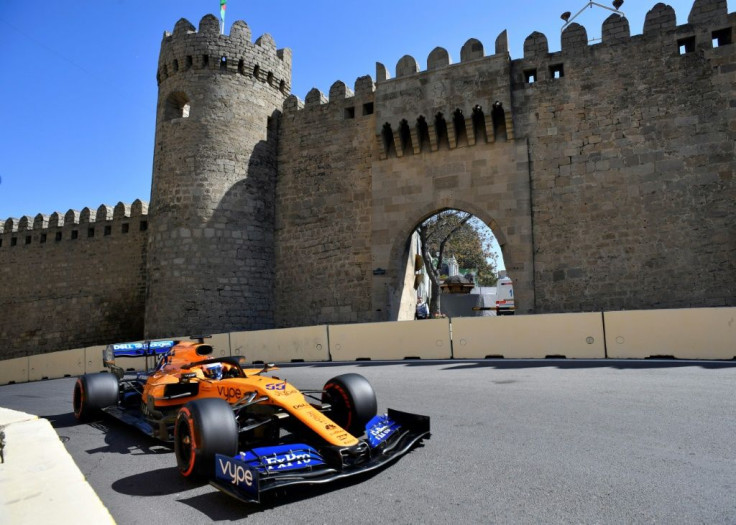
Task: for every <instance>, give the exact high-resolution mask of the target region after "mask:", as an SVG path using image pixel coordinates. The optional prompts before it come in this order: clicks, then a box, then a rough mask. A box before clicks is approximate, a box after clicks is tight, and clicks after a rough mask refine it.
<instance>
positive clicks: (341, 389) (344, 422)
mask: <svg viewBox="0 0 736 525" xmlns="http://www.w3.org/2000/svg"><path fill="white" fill-rule="evenodd" d="M322 402H323V403H329V404H330V405H331V406H332V411H331V412H330V413H329V416H330V419H332V420H333V421H334V422H335V423H337V424H338V425H340V426H341V427H342V428H344V429H345V430H347V431H348V432H350V433H351V434H352V435H353V436H357V437H360V436H362V435H363V432H365V424H366V423H368V421H370V420H371V419H372V418H373V417H374V416H375V415H376V412H377V411H378V402H377V401H376V392H375V391H374V390H373V387H372V386H371V384H370V383H369V382H368V380H367V379H366V378H365V377H363V376H362V375H360V374H342V375H339V376H337V377H333V378H332V379H330V380H329V381H327V383H325V387H324V394H322Z"/></svg>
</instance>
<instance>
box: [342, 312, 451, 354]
mask: <svg viewBox="0 0 736 525" xmlns="http://www.w3.org/2000/svg"><path fill="white" fill-rule="evenodd" d="M330 355H331V357H332V360H333V361H354V360H359V359H371V360H383V359H406V358H410V359H411V358H421V359H449V358H450V357H451V345H450V322H449V320H448V319H427V320H422V321H401V322H387V323H363V324H342V325H330Z"/></svg>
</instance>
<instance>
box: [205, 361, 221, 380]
mask: <svg viewBox="0 0 736 525" xmlns="http://www.w3.org/2000/svg"><path fill="white" fill-rule="evenodd" d="M202 371H203V372H204V376H205V377H207V378H209V379H222V363H212V364H211V365H204V366H203V367H202Z"/></svg>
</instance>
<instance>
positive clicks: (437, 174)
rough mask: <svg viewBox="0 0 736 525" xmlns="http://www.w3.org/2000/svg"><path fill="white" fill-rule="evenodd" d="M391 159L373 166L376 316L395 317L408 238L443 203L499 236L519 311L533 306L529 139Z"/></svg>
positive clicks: (374, 297) (522, 311)
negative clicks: (465, 213)
mask: <svg viewBox="0 0 736 525" xmlns="http://www.w3.org/2000/svg"><path fill="white" fill-rule="evenodd" d="M490 147H492V148H493V156H492V159H493V161H490V160H489V156H488V152H487V151H486V152H482V151H478V153H477V154H476V150H482V149H484V148H461V151H458V150H457V149H455V150H449V151H448V150H440V151H437V152H432V153H430V154H422V155H413V156H406V157H402V158H388V159H384V160H381V161H376V162H374V163H373V165H372V174H373V221H372V223H373V228H372V241H373V242H372V247H371V263H372V267H373V269H374V270H373V282H372V307H373V311H374V312H375V316H374V317H375V320H377V321H378V320H396V319H397V317H398V308H399V305H400V301H401V293H402V290H403V283H404V280H405V274H406V261H407V258H408V253H409V252H408V245H407V240H408V239H409V238H410V236H411V233H412V232H413V231H414V229H415V228H416V225H417V224H419V223H420V222H421V221H422V220H424V219H426V218H427V217H430V216H431V215H433V214H435V213H436V212H438V211H440V210H443V209H459V210H464V211H467V212H469V213H472V214H473V215H475V216H476V217H478V218H479V219H480V220H482V221H483V222H484V223H485V224H487V225H488V226H489V227H490V228H491V230H492V231H493V234H494V235H495V236H496V238H497V240H498V242H499V245H500V246H501V250H502V253H503V257H504V261H505V263H506V269H507V272H508V274H509V275H510V276H511V277H512V279H514V283H515V286H514V289H515V293H516V299H517V312H518V313H532V312H533V311H534V283H533V276H534V267H533V266H534V265H533V249H532V243H533V240H532V221H531V197H530V189H529V169H528V156H527V144H526V141H509V142H506V143H496V144H494V145H492V146H490Z"/></svg>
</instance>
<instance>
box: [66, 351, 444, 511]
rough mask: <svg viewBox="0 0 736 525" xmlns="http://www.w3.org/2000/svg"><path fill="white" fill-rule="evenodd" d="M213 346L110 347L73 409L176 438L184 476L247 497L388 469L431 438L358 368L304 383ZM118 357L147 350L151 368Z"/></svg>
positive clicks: (424, 421) (425, 426)
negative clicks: (384, 404)
mask: <svg viewBox="0 0 736 525" xmlns="http://www.w3.org/2000/svg"><path fill="white" fill-rule="evenodd" d="M212 351H213V349H212V346H210V345H208V344H205V343H204V338H198V340H197V341H181V342H179V341H151V342H145V343H124V344H115V345H109V346H107V347H106V348H105V350H104V353H103V361H104V363H105V365H106V366H107V367H109V368H110V371H111V372H112V373H108V372H101V373H97V374H85V375H83V376H80V377H79V378H78V379H77V382H76V383H75V385H74V395H73V406H74V415H75V417H76V418H77V419H78V420H79V421H85V420H89V419H90V418H93V417H95V416H97V415H99V414H100V413H101V412H104V413H107V414H110V415H112V416H114V417H116V418H118V419H120V420H121V421H123V422H125V423H128V424H131V425H133V426H135V427H137V428H138V429H140V430H142V431H143V432H145V433H146V434H148V435H150V436H153V437H155V438H158V439H160V440H163V441H167V442H172V441H173V444H174V452H175V455H176V462H177V465H178V469H179V472H180V473H181V475H182V476H184V477H185V478H192V479H206V480H208V481H209V482H210V484H212V485H214V486H215V487H217V488H218V489H220V490H221V491H223V492H225V493H227V494H229V495H231V496H234V497H236V498H238V499H240V500H243V501H248V502H258V501H260V497H261V495H262V494H264V493H266V492H268V491H272V490H274V489H277V488H283V487H287V486H292V485H300V484H322V483H327V482H331V481H335V480H337V479H341V478H345V477H348V476H353V475H356V474H361V473H365V472H369V471H372V470H375V469H378V468H381V467H383V466H386V465H388V464H389V463H391V462H393V461H395V460H397V459H398V458H399V457H401V456H403V455H404V454H406V453H407V452H409V451H410V450H411V449H412V448H414V447H415V446H416V445H418V444H419V443H420V442H421V441H422V440H423V439H428V438H429V437H430V429H429V417H427V416H421V415H417V414H410V413H407V412H399V411H397V410H391V409H389V410H388V412H387V413H386V414H382V415H377V402H376V394H375V392H374V390H373V387H372V386H371V385H370V383H369V382H368V381H367V380H366V379H365V378H364V377H363V376H361V375H359V374H352V373H351V374H343V375H339V376H337V377H334V378H332V379H330V380H329V381H327V382H326V383H325V385H324V388H322V389H321V390H301V391H300V390H298V389H296V388H295V387H294V386H293V385H291V384H289V383H287V382H286V381H284V380H282V379H279V378H278V377H274V376H272V375H265V374H266V373H267V372H272V371H274V370H278V368H277V367H275V366H274V365H270V364H266V365H263V366H261V367H260V368H257V367H255V365H251V367H250V368H248V367H247V365H245V359H244V358H243V357H222V358H211V357H208V356H210V355H211V354H212ZM119 357H144V358H145V359H146V372H145V373H140V372H137V373H133V374H130V373H127V372H125V371H124V370H123V369H122V368H121V367H119V366H117V365H116V364H115V358H119ZM150 359H153V361H154V362H156V364H155V366H152V367H151V368H150V369H149V366H148V364H149V360H150Z"/></svg>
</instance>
